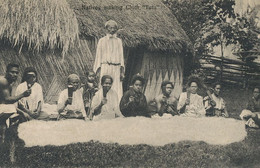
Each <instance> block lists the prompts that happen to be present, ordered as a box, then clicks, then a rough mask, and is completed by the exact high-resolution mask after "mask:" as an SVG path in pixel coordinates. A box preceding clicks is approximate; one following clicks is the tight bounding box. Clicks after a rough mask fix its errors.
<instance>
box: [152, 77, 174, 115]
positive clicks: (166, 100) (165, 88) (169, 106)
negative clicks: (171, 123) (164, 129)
mask: <svg viewBox="0 0 260 168" xmlns="http://www.w3.org/2000/svg"><path fill="white" fill-rule="evenodd" d="M173 88H174V85H173V83H172V82H170V81H163V82H162V84H161V89H162V94H160V95H159V96H158V97H156V98H155V102H156V105H157V113H158V115H159V116H163V114H165V113H166V114H171V115H172V116H174V115H178V112H177V99H176V98H175V97H174V96H173V95H172V94H171V93H172V90H173Z"/></svg>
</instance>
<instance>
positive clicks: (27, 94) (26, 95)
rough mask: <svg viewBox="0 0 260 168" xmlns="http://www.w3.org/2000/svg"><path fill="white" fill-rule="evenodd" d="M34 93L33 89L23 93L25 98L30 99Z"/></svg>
mask: <svg viewBox="0 0 260 168" xmlns="http://www.w3.org/2000/svg"><path fill="white" fill-rule="evenodd" d="M31 93H32V90H31V89H27V90H26V91H24V92H23V97H28V96H30V95H31Z"/></svg>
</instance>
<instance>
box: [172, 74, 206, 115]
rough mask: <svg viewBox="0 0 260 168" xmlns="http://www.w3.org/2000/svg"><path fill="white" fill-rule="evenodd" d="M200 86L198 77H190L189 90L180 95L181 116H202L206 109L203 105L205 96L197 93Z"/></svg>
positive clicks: (179, 110) (178, 107)
mask: <svg viewBox="0 0 260 168" xmlns="http://www.w3.org/2000/svg"><path fill="white" fill-rule="evenodd" d="M198 86H201V84H200V80H199V79H198V78H197V77H190V78H189V80H188V83H187V92H183V93H181V95H180V98H179V102H178V106H177V110H178V112H179V113H183V114H181V116H188V117H201V116H205V114H206V111H205V108H204V105H203V98H202V97H201V96H199V95H198V94H197V90H198Z"/></svg>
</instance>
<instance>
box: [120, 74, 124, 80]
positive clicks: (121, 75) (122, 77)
mask: <svg viewBox="0 0 260 168" xmlns="http://www.w3.org/2000/svg"><path fill="white" fill-rule="evenodd" d="M124 79H125V75H124V74H123V73H120V81H123V80H124Z"/></svg>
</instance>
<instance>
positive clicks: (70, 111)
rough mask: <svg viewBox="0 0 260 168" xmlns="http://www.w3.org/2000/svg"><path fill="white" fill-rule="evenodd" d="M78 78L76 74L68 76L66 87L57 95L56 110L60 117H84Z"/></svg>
mask: <svg viewBox="0 0 260 168" xmlns="http://www.w3.org/2000/svg"><path fill="white" fill-rule="evenodd" d="M79 83H80V78H79V76H78V75H76V74H71V75H69V76H68V88H66V89H64V90H63V91H62V92H61V93H60V96H59V100H58V107H57V110H58V112H59V114H60V117H61V118H68V119H69V118H77V119H83V118H85V117H86V112H85V108H84V102H83V90H82V89H79Z"/></svg>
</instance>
